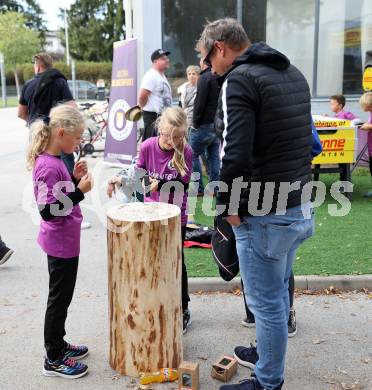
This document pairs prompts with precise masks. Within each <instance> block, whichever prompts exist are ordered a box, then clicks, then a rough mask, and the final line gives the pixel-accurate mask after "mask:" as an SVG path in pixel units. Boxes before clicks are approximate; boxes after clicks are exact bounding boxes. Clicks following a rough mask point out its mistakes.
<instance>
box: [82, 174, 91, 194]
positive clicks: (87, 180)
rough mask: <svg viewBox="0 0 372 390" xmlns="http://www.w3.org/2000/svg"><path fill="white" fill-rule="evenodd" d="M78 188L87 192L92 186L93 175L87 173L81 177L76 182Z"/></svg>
mask: <svg viewBox="0 0 372 390" xmlns="http://www.w3.org/2000/svg"><path fill="white" fill-rule="evenodd" d="M78 188H79V190H80V191H81V192H83V193H84V194H85V193H87V192H89V191H90V190H91V189H92V188H93V176H92V174H91V173H87V174H86V175H85V176H83V177H82V178H81V180H80V182H79V184H78Z"/></svg>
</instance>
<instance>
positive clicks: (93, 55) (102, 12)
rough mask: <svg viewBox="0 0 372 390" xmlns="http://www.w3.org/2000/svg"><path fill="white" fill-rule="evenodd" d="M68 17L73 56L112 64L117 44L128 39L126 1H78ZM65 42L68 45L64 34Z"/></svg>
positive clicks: (62, 36)
mask: <svg viewBox="0 0 372 390" xmlns="http://www.w3.org/2000/svg"><path fill="white" fill-rule="evenodd" d="M67 15H68V29H69V47H70V53H71V55H72V57H73V58H75V59H77V60H83V61H111V60H112V47H113V43H114V42H115V41H119V40H121V39H124V22H125V18H124V9H123V1H122V0H76V1H75V3H74V4H72V5H71V8H70V10H68V11H67ZM61 17H63V10H62V9H61ZM61 39H62V43H63V44H64V45H66V43H65V38H64V31H61Z"/></svg>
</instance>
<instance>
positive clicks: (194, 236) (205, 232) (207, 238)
mask: <svg viewBox="0 0 372 390" xmlns="http://www.w3.org/2000/svg"><path fill="white" fill-rule="evenodd" d="M213 232H214V229H213V228H211V227H208V226H202V225H200V227H198V228H197V229H193V228H189V227H186V237H185V241H194V242H198V243H200V244H210V243H211V240H212V234H213Z"/></svg>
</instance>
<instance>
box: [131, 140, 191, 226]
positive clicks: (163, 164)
mask: <svg viewBox="0 0 372 390" xmlns="http://www.w3.org/2000/svg"><path fill="white" fill-rule="evenodd" d="M174 153H175V151H174V150H163V149H160V146H159V138H158V137H152V138H149V139H147V140H146V141H144V142H143V143H142V144H141V149H140V153H139V159H138V161H137V166H138V167H139V168H143V169H145V170H146V171H147V173H148V175H149V176H150V177H152V178H154V179H156V180H165V181H174V180H180V181H182V182H183V183H185V184H188V183H189V182H190V177H191V172H192V150H191V147H190V146H189V145H188V144H186V145H185V151H184V153H185V162H186V166H187V171H186V175H185V176H183V177H182V176H181V175H180V174H179V173H178V172H177V170H176V168H174V167H173V165H172V159H173V155H174ZM174 183H175V185H177V182H176V181H174ZM176 188H177V187H176ZM167 195H168V194H167V193H166V192H163V190H162V191H156V192H152V193H151V195H150V197H145V202H165V203H172V204H176V205H177V206H179V207H180V209H181V222H182V226H184V225H186V224H187V214H186V208H187V195H188V193H187V191H182V192H178V191H176V192H174V193H170V194H169V196H167Z"/></svg>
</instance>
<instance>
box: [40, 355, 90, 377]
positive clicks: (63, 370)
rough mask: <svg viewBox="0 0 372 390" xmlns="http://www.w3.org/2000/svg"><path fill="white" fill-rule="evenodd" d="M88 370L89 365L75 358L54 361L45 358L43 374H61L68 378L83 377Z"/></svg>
mask: <svg viewBox="0 0 372 390" xmlns="http://www.w3.org/2000/svg"><path fill="white" fill-rule="evenodd" d="M87 372H88V366H87V365H86V364H83V363H79V362H77V361H75V360H74V359H71V358H68V359H60V360H55V361H54V362H53V361H51V360H49V359H48V358H45V359H44V367H43V374H44V375H45V376H60V377H62V378H67V379H77V378H81V377H82V376H84V375H85V374H86V373H87Z"/></svg>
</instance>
